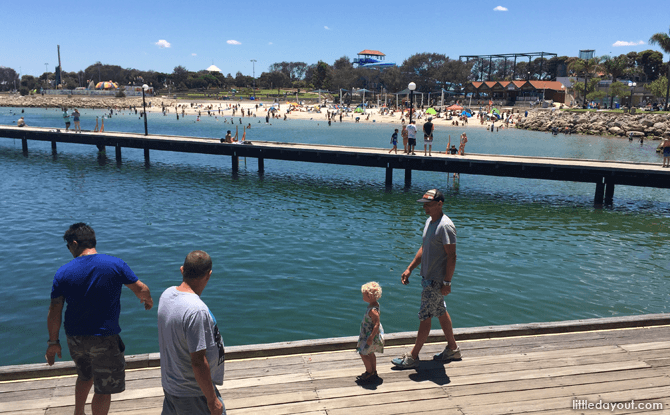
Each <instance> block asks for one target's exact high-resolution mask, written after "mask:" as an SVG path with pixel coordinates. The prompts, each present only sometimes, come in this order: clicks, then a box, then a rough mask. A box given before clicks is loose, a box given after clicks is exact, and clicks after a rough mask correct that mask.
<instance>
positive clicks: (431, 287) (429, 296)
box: [419, 280, 447, 321]
mask: <svg viewBox="0 0 670 415" xmlns="http://www.w3.org/2000/svg"><path fill="white" fill-rule="evenodd" d="M421 286H422V287H423V291H422V292H421V308H419V320H420V321H424V320H427V319H429V318H433V317H441V316H442V315H444V314H446V312H447V303H445V302H444V296H443V295H442V293H441V292H440V290H441V289H442V284H440V283H439V282H438V281H430V280H421Z"/></svg>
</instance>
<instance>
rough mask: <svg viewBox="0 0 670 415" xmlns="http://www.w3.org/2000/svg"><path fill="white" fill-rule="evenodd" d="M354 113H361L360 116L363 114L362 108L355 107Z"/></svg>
mask: <svg viewBox="0 0 670 415" xmlns="http://www.w3.org/2000/svg"><path fill="white" fill-rule="evenodd" d="M354 112H358V113H361V114H362V113H363V112H364V110H363V107H356V109H355V110H354Z"/></svg>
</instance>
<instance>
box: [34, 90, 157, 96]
mask: <svg viewBox="0 0 670 415" xmlns="http://www.w3.org/2000/svg"><path fill="white" fill-rule="evenodd" d="M119 91H122V92H123V93H124V94H125V95H126V96H127V97H141V96H142V92H141V91H140V92H137V91H133V90H113V91H105V90H98V89H45V90H43V91H42V92H43V94H44V95H82V96H97V97H115V96H116V94H118V93H119ZM147 96H152V95H150V94H147Z"/></svg>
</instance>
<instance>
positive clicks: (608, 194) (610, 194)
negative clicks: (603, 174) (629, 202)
mask: <svg viewBox="0 0 670 415" xmlns="http://www.w3.org/2000/svg"><path fill="white" fill-rule="evenodd" d="M612 203H614V183H613V182H612V180H611V179H610V180H608V179H607V178H606V179H605V205H606V206H612Z"/></svg>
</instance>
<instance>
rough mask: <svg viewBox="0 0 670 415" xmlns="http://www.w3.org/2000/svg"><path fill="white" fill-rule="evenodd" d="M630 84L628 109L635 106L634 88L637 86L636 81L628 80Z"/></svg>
mask: <svg viewBox="0 0 670 415" xmlns="http://www.w3.org/2000/svg"><path fill="white" fill-rule="evenodd" d="M628 86H629V87H630V102H629V103H628V109H629V110H630V109H631V108H633V89H635V87H636V86H637V84H636V83H635V82H628Z"/></svg>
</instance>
